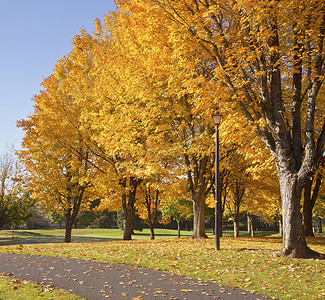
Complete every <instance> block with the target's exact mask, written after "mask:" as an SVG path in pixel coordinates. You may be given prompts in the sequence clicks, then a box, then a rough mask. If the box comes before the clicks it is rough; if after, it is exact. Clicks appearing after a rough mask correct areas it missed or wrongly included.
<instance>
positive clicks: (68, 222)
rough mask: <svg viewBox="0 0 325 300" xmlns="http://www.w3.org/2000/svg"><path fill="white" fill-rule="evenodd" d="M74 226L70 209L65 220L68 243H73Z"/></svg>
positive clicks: (65, 238) (65, 239)
mask: <svg viewBox="0 0 325 300" xmlns="http://www.w3.org/2000/svg"><path fill="white" fill-rule="evenodd" d="M72 226H73V222H72V219H71V214H70V211H68V212H67V213H66V221H65V237H64V241H65V242H66V243H71V235H72Z"/></svg>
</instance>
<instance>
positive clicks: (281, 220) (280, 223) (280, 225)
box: [279, 215, 283, 238]
mask: <svg viewBox="0 0 325 300" xmlns="http://www.w3.org/2000/svg"><path fill="white" fill-rule="evenodd" d="M279 235H280V237H281V238H282V237H283V217H282V215H280V216H279Z"/></svg>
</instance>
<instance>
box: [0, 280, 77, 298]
mask: <svg viewBox="0 0 325 300" xmlns="http://www.w3.org/2000/svg"><path fill="white" fill-rule="evenodd" d="M0 299H1V300H12V299H15V300H34V299H37V300H39V299H43V300H44V299H51V300H60V299H61V300H62V299H66V300H78V299H81V298H80V297H78V296H76V295H72V294H69V293H68V292H66V291H63V290H56V289H53V288H50V287H45V286H42V285H40V284H37V283H35V282H31V281H26V280H19V279H17V278H10V277H5V276H0Z"/></svg>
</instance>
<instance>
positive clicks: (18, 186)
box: [0, 148, 34, 230]
mask: <svg viewBox="0 0 325 300" xmlns="http://www.w3.org/2000/svg"><path fill="white" fill-rule="evenodd" d="M33 206H34V201H33V200H32V199H31V197H30V194H29V192H28V190H27V187H26V185H25V182H24V172H23V169H22V165H21V164H19V163H18V162H17V159H16V157H15V156H14V153H13V149H9V148H8V149H7V150H6V152H4V153H3V154H2V155H1V156H0V230H2V229H3V228H4V227H5V226H6V225H20V224H23V223H24V222H26V221H27V220H28V219H29V218H30V217H31V216H32V214H33V213H32V208H33Z"/></svg>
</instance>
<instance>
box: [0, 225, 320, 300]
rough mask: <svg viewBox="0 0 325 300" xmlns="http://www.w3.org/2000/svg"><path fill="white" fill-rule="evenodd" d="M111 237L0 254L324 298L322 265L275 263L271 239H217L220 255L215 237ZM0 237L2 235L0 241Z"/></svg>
mask: <svg viewBox="0 0 325 300" xmlns="http://www.w3.org/2000/svg"><path fill="white" fill-rule="evenodd" d="M109 232H110V230H108V229H92V230H90V229H87V230H80V231H79V230H75V231H74V237H73V241H74V242H75V243H70V244H64V243H63V244H60V245H59V246H58V244H54V243H44V244H40V243H39V244H23V243H21V244H16V245H8V246H1V247H0V252H3V253H21V254H39V255H51V256H62V257H75V258H82V259H92V260H97V261H104V262H112V263H118V264H126V265H131V266H134V267H144V268H151V269H154V270H163V271H168V272H172V273H176V274H180V275H184V276H189V277H196V278H201V279H205V280H209V281H214V282H217V283H220V284H223V285H228V286H236V287H240V288H243V289H245V290H249V291H256V292H258V293H262V294H265V295H268V296H270V297H275V298H280V299H306V300H307V299H308V300H309V299H324V298H325V261H321V260H315V259H313V260H312V259H309V260H304V259H286V258H283V257H278V256H277V255H276V253H277V251H278V250H280V249H281V239H280V238H279V237H277V236H275V235H270V234H271V233H264V234H262V233H260V236H258V237H256V238H249V237H240V238H236V239H235V238H232V237H227V236H225V237H223V238H221V251H215V250H214V238H213V236H211V238H210V239H207V240H192V239H190V238H188V237H183V238H181V239H177V238H176V236H177V233H176V231H169V230H161V231H160V230H157V239H156V240H153V241H152V240H150V239H149V232H148V231H144V232H142V233H141V234H139V235H135V236H134V239H137V240H133V241H121V240H118V239H120V238H121V234H122V233H121V231H120V230H116V229H115V230H113V232H112V235H108V234H109ZM32 233H33V234H35V235H36V236H37V235H41V236H43V237H42V238H41V237H39V236H38V237H39V238H38V242H39V241H44V242H46V240H47V239H48V238H49V236H51V234H50V232H47V231H41V232H39V231H32ZM59 233H60V231H55V232H54V231H53V232H52V236H51V239H52V240H53V239H54V238H58V239H59V238H62V236H61V237H60V234H62V231H61V233H60V234H59ZM15 234H18V232H16V233H15ZM182 234H184V235H185V234H187V236H189V235H190V234H191V233H190V232H183V233H182ZM229 234H230V232H229ZM3 235H4V233H3V232H1V233H0V240H1V239H2V238H3ZM266 235H270V236H266ZM25 237H26V235H25ZM171 237H173V238H171ZM17 239H18V237H17ZM104 239H106V240H105V241H103V240H104ZM113 240H115V241H113ZM30 241H31V240H29V242H30ZM83 241H93V242H83ZM308 244H309V246H310V247H311V248H312V249H314V250H316V251H319V252H322V253H325V237H316V238H308Z"/></svg>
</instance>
